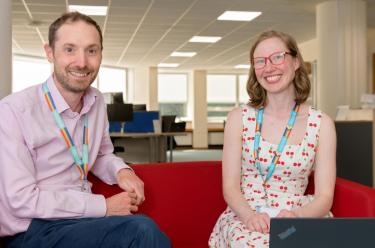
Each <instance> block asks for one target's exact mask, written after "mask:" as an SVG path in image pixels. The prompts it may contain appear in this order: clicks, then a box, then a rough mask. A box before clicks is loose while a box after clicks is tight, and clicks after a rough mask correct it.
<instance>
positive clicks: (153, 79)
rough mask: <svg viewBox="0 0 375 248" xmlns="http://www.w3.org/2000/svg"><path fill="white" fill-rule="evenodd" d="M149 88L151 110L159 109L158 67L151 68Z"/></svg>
mask: <svg viewBox="0 0 375 248" xmlns="http://www.w3.org/2000/svg"><path fill="white" fill-rule="evenodd" d="M148 77H149V88H148V89H149V90H148V103H149V105H148V106H149V110H159V102H158V68H157V67H150V68H149V76H148Z"/></svg>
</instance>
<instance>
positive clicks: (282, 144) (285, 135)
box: [254, 103, 300, 183]
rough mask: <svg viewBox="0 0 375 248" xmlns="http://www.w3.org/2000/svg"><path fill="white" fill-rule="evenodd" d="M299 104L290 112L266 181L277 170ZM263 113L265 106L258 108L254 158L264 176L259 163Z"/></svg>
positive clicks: (265, 179) (260, 173)
mask: <svg viewBox="0 0 375 248" xmlns="http://www.w3.org/2000/svg"><path fill="white" fill-rule="evenodd" d="M299 107H300V105H299V104H297V103H296V104H295V105H294V107H293V110H292V112H291V113H290V117H289V120H288V124H287V125H286V128H285V130H284V133H283V136H282V137H281V140H280V143H279V145H278V146H277V151H276V153H275V155H274V157H273V159H272V162H271V164H270V165H269V166H268V172H267V176H266V177H265V178H263V181H264V182H265V183H266V182H267V181H268V179H270V178H271V176H272V174H273V172H274V171H275V167H276V164H277V162H278V161H279V158H280V156H281V154H282V152H283V150H284V147H285V145H286V142H287V141H288V138H289V135H290V133H291V131H292V128H293V126H294V122H295V121H296V117H297V114H298V111H299ZM263 113H264V107H261V108H260V109H259V110H258V114H257V118H256V127H255V137H254V158H255V163H256V166H257V168H258V172H259V175H260V176H261V177H263V176H262V168H261V166H260V163H259V142H260V133H261V130H262V123H263Z"/></svg>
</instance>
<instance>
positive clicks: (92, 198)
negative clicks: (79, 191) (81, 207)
mask: <svg viewBox="0 0 375 248" xmlns="http://www.w3.org/2000/svg"><path fill="white" fill-rule="evenodd" d="M85 194H86V208H85V214H84V215H85V217H104V216H105V214H106V213H107V204H106V201H105V198H104V196H103V195H96V194H90V193H85Z"/></svg>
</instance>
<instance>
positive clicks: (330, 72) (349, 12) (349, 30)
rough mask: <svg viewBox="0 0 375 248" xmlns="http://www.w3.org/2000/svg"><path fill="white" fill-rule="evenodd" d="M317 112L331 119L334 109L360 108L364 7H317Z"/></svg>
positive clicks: (350, 1) (352, 1)
mask: <svg viewBox="0 0 375 248" xmlns="http://www.w3.org/2000/svg"><path fill="white" fill-rule="evenodd" d="M316 19H317V40H318V62H317V67H318V68H317V74H318V85H317V86H318V87H317V91H318V92H317V93H318V94H317V102H318V108H320V109H322V110H323V111H325V112H326V113H327V114H328V115H330V116H331V117H333V118H334V117H335V115H336V109H337V106H338V105H350V107H352V108H356V107H359V106H360V97H361V95H362V94H363V93H365V92H366V78H367V73H366V70H367V65H366V3H365V2H364V1H362V0H335V1H329V2H324V3H320V4H318V5H317V18H316Z"/></svg>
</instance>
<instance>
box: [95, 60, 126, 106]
mask: <svg viewBox="0 0 375 248" xmlns="http://www.w3.org/2000/svg"><path fill="white" fill-rule="evenodd" d="M97 81H98V82H97V85H98V89H99V90H100V91H101V92H102V93H108V92H123V93H126V70H125V69H122V68H112V67H104V66H102V67H101V68H100V70H99V75H98V77H97ZM93 86H94V83H93ZM124 97H125V99H124V100H125V101H126V100H127V97H126V94H124Z"/></svg>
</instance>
